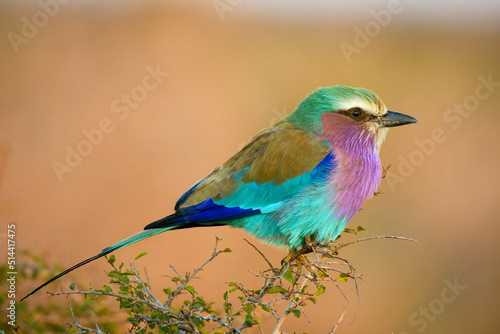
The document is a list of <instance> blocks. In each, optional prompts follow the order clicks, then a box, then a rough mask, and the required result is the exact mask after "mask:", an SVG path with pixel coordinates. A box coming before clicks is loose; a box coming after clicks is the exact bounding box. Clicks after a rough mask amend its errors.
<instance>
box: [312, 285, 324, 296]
mask: <svg viewBox="0 0 500 334" xmlns="http://www.w3.org/2000/svg"><path fill="white" fill-rule="evenodd" d="M316 289H318V290H317V291H316V292H315V293H313V295H315V296H320V295H322V294H324V293H325V287H324V286H323V285H321V284H316Z"/></svg>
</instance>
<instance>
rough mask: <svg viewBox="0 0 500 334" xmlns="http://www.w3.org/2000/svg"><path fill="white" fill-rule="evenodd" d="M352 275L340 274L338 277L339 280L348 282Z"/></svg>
mask: <svg viewBox="0 0 500 334" xmlns="http://www.w3.org/2000/svg"><path fill="white" fill-rule="evenodd" d="M350 277H351V276H350V275H349V274H344V273H342V274H340V276H339V278H337V281H339V282H347V279H348V278H350Z"/></svg>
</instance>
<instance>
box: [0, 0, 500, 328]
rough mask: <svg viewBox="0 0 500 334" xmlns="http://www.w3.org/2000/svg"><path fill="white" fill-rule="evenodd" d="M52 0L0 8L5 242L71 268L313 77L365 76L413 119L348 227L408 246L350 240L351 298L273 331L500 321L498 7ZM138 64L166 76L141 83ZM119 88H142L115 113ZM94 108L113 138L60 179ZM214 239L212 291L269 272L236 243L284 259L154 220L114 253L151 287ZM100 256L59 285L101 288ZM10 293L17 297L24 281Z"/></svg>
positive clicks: (240, 235)
mask: <svg viewBox="0 0 500 334" xmlns="http://www.w3.org/2000/svg"><path fill="white" fill-rule="evenodd" d="M47 3H51V4H52V5H51V6H52V7H50V6H49V7H46V9H45V11H46V12H49V14H50V15H45V16H44V15H42V14H37V13H39V12H40V11H43V9H42V7H41V5H40V4H39V3H38V2H36V1H24V2H17V1H2V2H1V3H0V17H1V19H0V37H1V38H0V53H1V56H0V73H1V74H0V92H1V99H0V182H1V183H0V220H1V222H2V225H1V226H2V227H1V228H2V229H3V230H2V231H0V237H1V238H0V245H4V246H5V241H6V233H7V232H6V230H7V224H9V223H12V222H15V223H16V224H17V233H18V234H17V246H18V248H19V249H21V248H22V249H28V250H31V251H33V252H35V253H37V254H40V255H41V256H43V257H44V258H46V259H47V261H49V262H53V263H62V264H63V265H65V266H67V267H69V266H70V265H73V264H74V263H75V262H78V261H80V260H83V259H84V258H86V257H88V256H91V255H94V254H95V253H97V252H98V251H100V250H101V249H102V248H104V247H105V246H108V245H110V244H111V243H114V242H116V241H118V240H120V239H121V238H124V237H127V236H129V235H132V234H134V233H136V232H137V231H139V230H140V229H142V227H143V226H144V225H145V224H147V223H149V222H151V221H153V220H156V219H158V218H160V217H163V216H165V215H168V214H170V213H172V212H173V205H174V203H175V201H176V200H177V198H178V197H179V196H180V195H181V194H182V193H183V192H184V191H185V190H187V189H188V188H189V187H190V186H191V185H192V184H193V183H194V182H195V181H197V180H198V179H200V178H202V177H204V176H205V175H206V174H208V173H209V172H210V171H211V170H212V169H213V168H215V167H216V166H218V165H220V164H221V163H223V162H224V161H225V160H226V159H227V158H229V157H230V156H231V155H232V154H234V153H235V152H236V151H237V150H238V149H239V148H241V147H242V145H243V144H244V143H245V142H246V141H247V140H249V139H250V138H251V137H252V136H253V135H254V134H256V132H257V131H259V130H260V129H262V128H265V127H267V126H269V125H270V124H272V123H274V122H276V121H277V120H279V119H281V118H282V117H284V116H286V115H287V114H289V113H290V112H292V111H293V110H294V108H295V107H296V105H297V104H298V103H299V102H300V100H302V99H303V98H304V97H305V96H306V95H307V94H308V93H310V92H311V91H313V90H315V89H316V88H317V87H319V86H332V85H337V84H345V85H351V86H356V87H365V88H368V89H370V90H373V91H374V92H376V93H377V94H379V95H380V96H381V98H382V99H383V100H384V102H385V103H386V105H387V106H388V107H389V109H391V110H395V111H399V112H403V113H406V114H410V115H412V116H414V117H416V118H417V119H418V120H419V121H420V124H418V125H411V126H406V127H402V128H395V129H393V130H391V131H390V134H389V136H388V141H387V143H386V144H385V145H384V146H383V149H382V153H381V159H382V162H383V164H384V165H386V166H387V165H389V164H390V165H391V168H390V170H389V171H390V174H389V177H388V178H386V179H385V180H384V181H383V182H382V184H381V189H380V190H381V191H383V193H384V194H383V195H382V196H377V197H376V198H374V199H373V200H371V201H369V202H367V203H366V204H365V205H364V207H363V210H362V211H361V212H360V213H359V214H358V215H357V216H356V217H355V218H354V219H353V221H352V222H351V226H353V227H355V226H358V225H362V226H364V227H365V228H366V229H367V231H366V232H364V233H363V235H360V237H367V236H375V235H399V236H405V237H410V238H414V239H417V240H418V241H417V242H416V243H414V242H405V241H398V240H375V241H370V242H365V243H360V244H357V245H355V246H352V247H348V248H347V249H345V251H344V252H342V253H341V255H342V256H343V257H346V258H348V259H350V261H351V262H352V264H353V265H354V266H355V267H356V268H357V270H358V272H359V273H362V274H363V281H361V282H360V294H361V302H359V303H358V301H357V299H356V294H355V289H354V285H353V283H352V282H351V283H347V284H343V285H342V289H343V291H344V292H345V293H346V295H347V296H348V299H349V301H346V300H345V299H344V297H343V296H342V294H341V293H340V292H338V291H337V290H336V289H335V288H334V287H333V286H329V287H327V293H328V295H327V296H323V297H322V298H320V299H319V303H318V305H316V306H315V307H309V308H307V309H306V312H307V313H308V316H309V318H310V320H311V323H308V322H307V321H306V320H305V319H304V317H301V319H295V318H294V319H290V320H288V321H287V322H286V325H285V326H284V327H283V330H285V331H287V332H294V331H295V332H303V331H307V332H308V333H327V332H328V331H329V329H330V328H331V326H332V325H333V323H335V321H336V320H337V319H338V318H339V317H340V315H341V314H342V312H343V309H344V308H345V309H346V317H345V319H344V321H343V322H342V323H341V327H340V329H339V330H338V332H340V333H400V334H403V333H423V332H425V333H472V332H473V333H498V330H499V328H500V318H499V317H498V314H497V313H498V310H499V309H500V298H499V297H500V289H499V285H498V281H499V279H500V275H499V274H500V270H499V265H498V264H499V263H500V255H499V254H500V246H499V243H498V240H499V238H500V227H499V223H500V210H499V204H500V203H499V190H498V189H499V187H500V182H499V172H500V169H499V167H498V166H499V163H500V157H499V150H500V135H499V125H498V124H499V122H500V113H499V112H500V43H499V42H500V23H499V22H500V3H499V2H498V1H441V2H436V1H419V2H417V1H413V2H412V1H401V2H399V5H395V3H397V2H394V1H392V2H391V1H358V2H356V3H352V2H350V1H336V2H331V3H329V4H325V2H324V1H307V2H306V1H298V0H297V1H286V2H285V1H274V2H272V3H267V2H265V1H264V0H260V1H257V0H253V1H246V0H241V1H229V0H220V1H219V0H215V1H182V2H180V1H144V2H140V1H122V2H119V1H103V2H97V1H90V2H85V1H77V0H74V1H61V2H60V3H58V2H54V1H53V2H50V1H49V2H47ZM54 4H57V5H54ZM47 8H48V9H47ZM389 10H391V11H392V13H391V12H390V11H389ZM383 13H391V14H390V16H388V17H387V16H384V15H383ZM44 17H45V18H46V20H44ZM377 17H378V20H379V21H377ZM34 20H35V21H34ZM37 20H38V21H37ZM27 22H28V23H27ZM29 22H31V23H33V22H35V23H37V25H38V27H36V26H34V27H35V28H33V27H31V28H30V27H29ZM362 34H365V37H363V36H362ZM148 68H149V70H148ZM151 70H159V71H160V72H161V73H162V74H161V76H160V77H159V79H158V81H159V83H158V84H157V85H156V87H155V88H152V89H151V90H145V89H143V88H141V86H143V79H144V78H145V76H146V75H147V74H148V73H149V71H151ZM164 73H168V74H164ZM488 81H489V82H490V84H488V85H487V86H485V84H484V82H488ZM151 82H153V81H151ZM137 87H139V88H137ZM150 88H151V87H150ZM132 92H135V93H134V94H136V95H135V96H136V97H138V98H137V99H139V100H140V101H139V100H136V101H135V102H137V103H136V104H133V107H130V108H129V113H128V114H125V109H126V107H124V106H125V105H126V104H125V102H123V101H121V99H122V98H123V96H124V95H123V94H129V95H130V94H131V93H132ZM144 92H146V93H145V94H143V95H141V93H144ZM137 94H138V95H137ZM133 102H134V101H132V103H133ZM117 108H121V109H120V110H121V111H119V110H118V112H116V111H117ZM124 108H125V109H124ZM103 119H108V121H104V122H108V126H109V127H110V130H109V131H108V132H109V133H104V135H103V139H102V141H101V142H99V143H98V144H97V145H93V146H92V147H91V148H90V149H91V152H89V154H88V155H87V156H84V157H83V158H82V161H81V162H79V163H75V164H76V166H75V167H74V168H72V169H71V172H69V171H68V172H64V173H63V174H62V175H60V176H59V177H58V176H57V173H55V171H54V167H53V166H54V162H58V163H61V164H66V163H65V160H66V156H67V154H68V148H70V149H75V150H76V149H77V148H78V145H79V143H81V141H82V140H85V135H84V134H83V133H82V131H85V130H87V131H90V130H92V129H96V128H98V127H99V124H102V123H101V122H102V120H103ZM80 145H82V144H80ZM81 149H85V148H81ZM87 149H88V150H90V149H89V148H88V147H87ZM215 236H218V237H219V238H222V239H223V241H222V244H221V245H222V246H223V247H230V248H231V249H232V250H233V253H230V254H224V256H221V257H220V258H218V259H217V260H215V261H214V262H213V263H212V264H211V265H210V266H209V267H208V268H207V269H206V270H205V271H204V272H203V273H202V275H201V278H202V280H200V281H199V282H198V283H197V287H198V288H199V290H200V291H201V292H202V293H203V294H204V295H205V296H206V298H207V299H213V300H217V301H218V302H219V303H220V301H221V296H222V293H223V292H224V290H225V282H226V281H231V280H233V279H237V280H239V281H241V282H244V283H245V284H247V285H249V286H251V285H252V284H257V281H256V279H255V278H254V277H253V275H252V274H251V273H250V272H257V271H259V270H263V269H265V268H266V264H265V263H264V262H263V260H262V259H261V258H260V256H258V255H257V254H256V253H255V252H254V251H253V250H252V249H251V247H250V246H249V245H247V244H246V243H245V242H244V240H243V239H244V238H249V240H253V241H254V242H255V244H256V245H259V248H260V249H261V250H262V251H263V252H264V253H266V255H267V256H268V257H269V258H270V259H271V260H272V261H273V262H274V263H275V264H278V263H279V261H280V259H281V258H282V257H283V256H284V255H285V254H286V251H285V250H279V249H276V248H273V247H269V246H265V245H261V244H260V243H259V242H258V241H255V240H254V239H252V238H250V237H249V236H248V235H247V234H245V233H244V232H242V231H239V230H234V229H230V228H226V227H221V228H206V229H192V230H183V231H172V232H168V233H166V234H163V235H160V236H157V237H154V238H151V239H149V240H147V241H143V242H141V243H138V244H135V245H132V246H130V247H128V248H125V249H122V250H120V251H119V252H117V253H116V255H117V256H118V258H119V259H120V260H122V261H125V262H127V263H128V262H130V261H131V260H132V259H133V258H134V257H135V255H137V254H138V253H139V252H140V251H147V252H148V253H149V254H148V255H147V256H145V257H143V258H141V259H140V260H138V262H137V266H138V267H139V268H143V267H146V268H147V271H148V275H149V277H150V279H151V282H152V284H153V287H154V289H155V291H157V292H160V291H161V289H162V288H164V287H165V286H167V285H168V283H169V279H168V278H165V277H163V276H162V275H166V274H171V273H172V272H171V270H170V268H169V267H168V265H173V266H175V267H176V268H177V269H178V270H179V271H180V272H183V271H191V270H192V269H193V268H195V267H197V266H198V265H199V264H201V263H202V262H203V261H204V260H205V259H206V258H208V257H209V255H210V254H211V251H212V248H213V245H214V240H215ZM4 246H2V247H4ZM6 252H7V251H6V246H5V249H3V250H0V259H1V260H2V261H4V260H5V257H6ZM107 270H109V265H107V264H106V261H105V260H98V261H96V262H94V263H91V264H89V265H87V266H85V267H83V268H81V269H79V270H78V271H77V272H76V273H75V274H74V276H70V277H68V278H65V279H63V280H62V283H63V285H64V286H66V288H67V286H68V284H69V283H70V282H72V280H73V278H74V277H80V279H81V280H82V281H84V282H91V283H92V285H93V286H99V285H101V286H102V284H104V283H105V282H107V278H106V274H105V272H106V271H107ZM445 282H448V283H445ZM0 284H2V285H3V284H4V282H2V283H0ZM447 284H452V285H459V286H460V287H459V288H458V289H457V290H456V291H455V292H454V293H453V292H450V291H452V290H445V289H446V288H447ZM59 286H60V283H55V284H53V285H52V286H50V287H49V289H51V290H56V289H58V288H59ZM22 287H23V289H26V291H19V293H18V295H19V297H20V295H24V294H25V292H28V290H31V288H33V287H34V286H33V285H31V284H29V282H22ZM443 291H445V292H443ZM41 295H42V296H41V297H37V298H45V297H44V296H43V295H44V294H43V293H42V294H41ZM443 296H444V297H443ZM453 296H455V297H456V298H454V300H453V302H446V303H445V302H443V300H445V299H446V300H447V301H449V300H450V298H451V297H453ZM452 299H453V298H452ZM65 303H66V301H65V300H63V298H61V304H65ZM443 305H444V307H442V306H443ZM219 307H220V304H219ZM426 309H427V311H425V310H426ZM415 312H416V313H415ZM422 312H423V313H422ZM425 312H427V315H424V314H425ZM412 319H413V320H412ZM2 320H3V319H2ZM68 320H69V316H68ZM268 320H270V323H269V325H264V326H263V330H264V332H266V333H268V332H270V331H271V329H272V327H273V326H272V325H273V321H272V319H271V318H269V319H268ZM265 321H266V319H264V322H265Z"/></svg>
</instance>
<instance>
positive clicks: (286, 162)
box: [21, 85, 418, 301]
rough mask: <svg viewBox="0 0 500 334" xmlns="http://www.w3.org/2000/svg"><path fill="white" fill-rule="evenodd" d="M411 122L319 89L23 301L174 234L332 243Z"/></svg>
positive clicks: (371, 102) (345, 91)
mask: <svg viewBox="0 0 500 334" xmlns="http://www.w3.org/2000/svg"><path fill="white" fill-rule="evenodd" d="M411 123H418V121H417V120H416V119H415V118H413V117H411V116H408V115H405V114H402V113H398V112H394V111H389V110H387V108H386V106H385V104H384V103H383V102H382V100H381V99H380V98H379V97H378V95H376V94H375V93H373V92H371V91H369V90H367V89H364V88H354V87H350V86H343V85H337V86H332V87H320V88H318V89H317V90H315V91H313V92H312V93H310V94H309V95H308V96H307V97H306V98H305V99H304V100H302V101H301V102H300V103H299V104H298V106H297V108H296V109H295V110H294V111H293V112H292V113H291V114H290V115H289V116H287V117H285V118H284V119H282V120H280V121H278V122H277V123H275V124H274V125H272V126H270V127H269V128H267V129H264V130H262V131H260V132H259V133H258V134H257V135H256V136H255V137H254V138H253V139H251V140H250V141H249V142H248V144H247V145H245V146H244V147H243V148H242V149H241V150H240V151H239V152H237V153H236V154H235V155H234V156H232V157H231V158H230V159H229V160H227V161H226V162H225V163H224V164H223V165H221V166H219V167H217V168H215V169H214V170H213V171H212V172H211V173H210V174H209V175H208V176H206V177H205V178H203V179H201V180H200V181H198V182H197V183H195V184H194V186H192V187H191V188H190V189H189V190H188V191H187V192H186V193H184V194H183V195H182V196H181V197H180V198H179V200H178V201H177V203H176V204H175V207H174V210H175V212H174V213H173V214H170V215H168V216H166V217H164V218H161V219H159V220H157V221H155V222H152V223H150V224H148V225H146V227H145V228H144V230H142V231H141V232H139V233H137V234H135V235H132V236H131V237H128V238H126V239H124V240H122V241H119V242H117V243H115V244H113V245H111V246H109V247H107V248H104V249H103V250H102V251H101V252H100V253H98V254H97V255H95V256H92V257H90V258H88V259H86V260H84V261H82V262H80V263H78V264H76V265H74V266H73V267H71V268H69V269H67V270H65V271H63V272H62V273H60V274H58V275H56V276H54V277H52V278H51V279H49V280H48V281H47V282H45V283H43V284H42V285H40V286H39V287H37V288H36V289H34V290H33V291H32V292H30V293H29V294H28V295H26V296H25V297H24V298H23V299H22V300H25V299H26V298H28V297H29V296H31V295H33V294H34V293H35V292H37V291H38V290H40V289H42V288H43V287H45V286H46V285H48V284H49V283H51V282H53V281H55V280H57V279H58V278H60V277H62V276H64V275H66V274H67V273H69V272H71V271H73V270H75V269H76V268H78V267H81V266H83V265H85V264H87V263H89V262H91V261H94V260H96V259H98V258H100V257H103V256H105V255H107V254H110V253H111V252H114V251H116V250H118V249H120V248H122V247H125V246H128V245H131V244H133V243H135V242H138V241H141V240H144V239H146V238H149V237H152V236H154V235H156V234H159V233H162V232H165V231H169V230H173V229H185V228H194V227H204V226H222V225H229V226H232V227H236V228H241V229H243V230H245V231H246V232H248V233H249V234H251V235H253V236H254V237H256V238H257V239H260V240H261V241H262V242H264V243H268V244H272V245H275V246H280V247H283V246H285V247H288V249H289V250H290V253H289V255H288V256H287V258H288V260H291V259H293V258H294V257H297V256H298V255H300V254H301V250H303V249H307V248H308V247H310V246H311V245H312V244H324V243H326V242H328V241H330V240H335V239H336V238H337V237H338V235H339V234H340V233H341V232H342V231H343V230H344V229H345V227H346V225H347V224H348V223H349V221H350V220H351V219H352V218H353V217H354V215H355V214H356V213H357V212H358V211H359V210H360V208H361V205H362V204H363V203H364V201H365V200H366V199H368V198H371V197H372V196H373V194H374V193H375V192H376V191H377V189H378V186H379V183H380V181H381V178H382V165H381V162H380V158H379V152H380V146H381V145H382V143H383V142H384V141H385V139H386V136H387V133H388V129H389V128H390V127H396V126H401V125H405V124H411ZM22 300H21V301H22Z"/></svg>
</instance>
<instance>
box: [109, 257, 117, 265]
mask: <svg viewBox="0 0 500 334" xmlns="http://www.w3.org/2000/svg"><path fill="white" fill-rule="evenodd" d="M115 261H116V257H115V256H114V255H111V256H110V257H109V259H108V262H109V263H111V264H113V263H115Z"/></svg>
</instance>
